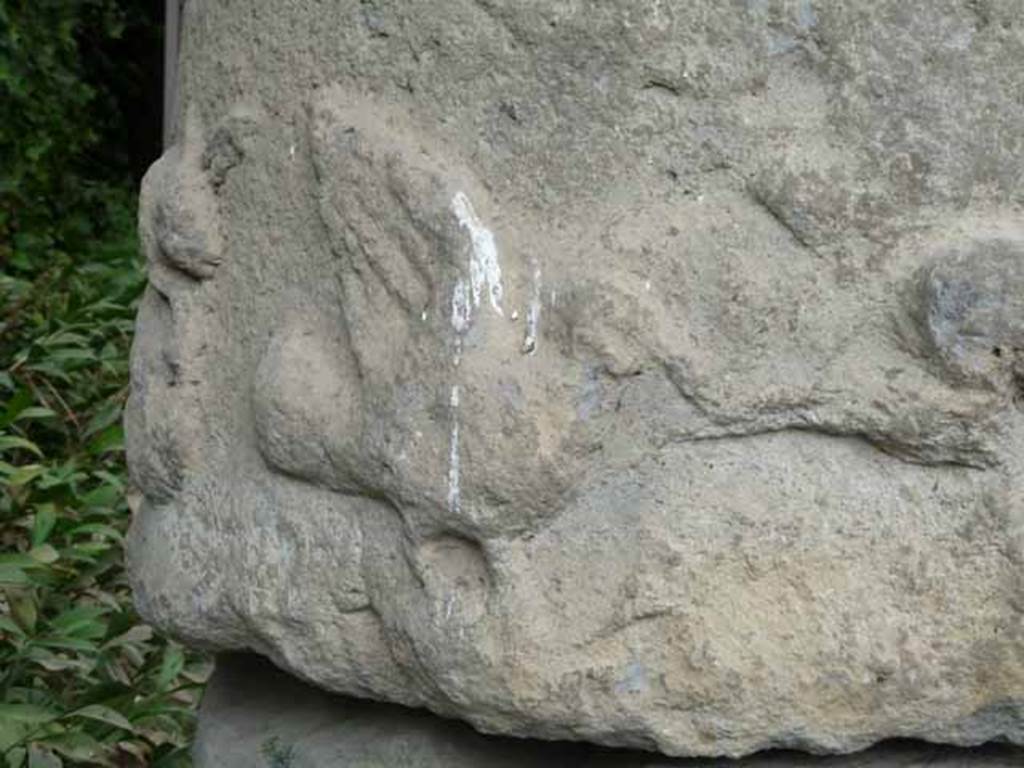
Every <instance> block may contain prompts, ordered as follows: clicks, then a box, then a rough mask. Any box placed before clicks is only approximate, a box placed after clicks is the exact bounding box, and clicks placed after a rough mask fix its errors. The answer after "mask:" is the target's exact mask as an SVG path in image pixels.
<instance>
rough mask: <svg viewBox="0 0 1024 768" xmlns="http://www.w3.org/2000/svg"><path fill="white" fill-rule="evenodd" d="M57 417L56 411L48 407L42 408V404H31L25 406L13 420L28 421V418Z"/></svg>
mask: <svg viewBox="0 0 1024 768" xmlns="http://www.w3.org/2000/svg"><path fill="white" fill-rule="evenodd" d="M56 417H57V413H56V411H52V410H50V409H49V408H43V407H42V406H33V407H31V408H26V409H25V410H23V411H22V412H21V413H19V414H18V415H17V417H15V419H14V420H15V421H29V420H40V419H53V418H56Z"/></svg>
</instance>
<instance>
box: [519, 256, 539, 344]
mask: <svg viewBox="0 0 1024 768" xmlns="http://www.w3.org/2000/svg"><path fill="white" fill-rule="evenodd" d="M540 291H541V286H540V266H539V265H538V264H537V263H536V262H535V263H534V265H533V286H532V288H531V291H530V303H529V305H528V306H527V308H526V337H525V338H524V339H523V352H525V353H526V354H528V355H532V354H533V353H534V352H536V351H537V327H538V325H539V324H540Z"/></svg>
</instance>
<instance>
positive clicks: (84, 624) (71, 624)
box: [50, 605, 109, 639]
mask: <svg viewBox="0 0 1024 768" xmlns="http://www.w3.org/2000/svg"><path fill="white" fill-rule="evenodd" d="M108 612H109V609H107V608H103V607H101V606H96V605H79V606H76V607H74V608H71V609H69V610H67V611H64V612H63V613H61V614H60V615H59V616H57V618H55V619H53V620H52V621H51V622H50V631H51V632H53V633H54V634H57V635H62V636H63V637H75V638H82V639H88V638H93V637H103V635H105V634H106V632H107V625H106V622H102V621H100V618H101V617H103V616H105V615H106V614H107V613H108Z"/></svg>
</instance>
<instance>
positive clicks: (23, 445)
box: [0, 435, 43, 458]
mask: <svg viewBox="0 0 1024 768" xmlns="http://www.w3.org/2000/svg"><path fill="white" fill-rule="evenodd" d="M11 450H22V451H28V452H29V453H34V454H35V455H36V456H38V457H39V458H42V457H43V452H42V451H41V450H39V446H38V445H36V444H35V443H33V442H32V441H31V440H26V439H25V438H23V437H17V436H16V435H0V451H11Z"/></svg>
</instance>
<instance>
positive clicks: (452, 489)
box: [448, 384, 461, 514]
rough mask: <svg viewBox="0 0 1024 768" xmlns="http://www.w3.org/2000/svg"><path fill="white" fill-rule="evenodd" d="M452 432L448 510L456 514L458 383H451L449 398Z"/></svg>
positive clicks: (457, 485)
mask: <svg viewBox="0 0 1024 768" xmlns="http://www.w3.org/2000/svg"><path fill="white" fill-rule="evenodd" d="M449 405H450V406H451V419H452V433H451V438H450V439H449V441H448V511H449V512H451V513H452V514H458V512H459V509H460V507H461V498H460V494H461V488H460V477H459V472H460V467H459V385H458V384H453V385H452V393H451V398H450V400H449Z"/></svg>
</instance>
